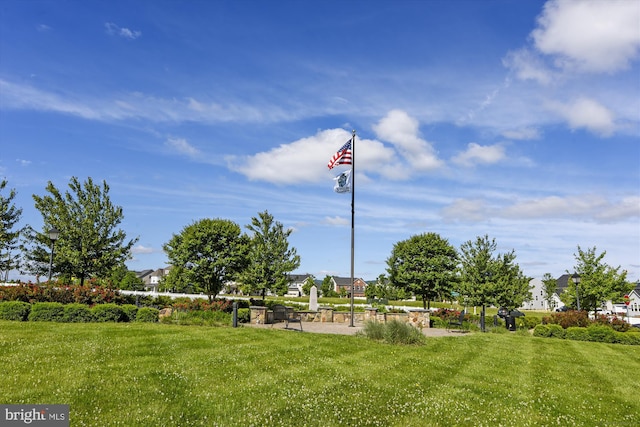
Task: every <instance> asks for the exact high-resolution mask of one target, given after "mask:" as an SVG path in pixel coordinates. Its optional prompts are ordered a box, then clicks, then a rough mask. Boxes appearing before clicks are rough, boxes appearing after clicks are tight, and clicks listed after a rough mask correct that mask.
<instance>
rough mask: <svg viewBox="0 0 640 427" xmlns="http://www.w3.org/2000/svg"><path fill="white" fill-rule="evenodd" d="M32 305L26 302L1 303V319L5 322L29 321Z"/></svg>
mask: <svg viewBox="0 0 640 427" xmlns="http://www.w3.org/2000/svg"><path fill="white" fill-rule="evenodd" d="M30 310H31V304H29V303H28V302H24V301H6V302H2V303H0V319H3V320H19V321H23V320H27V318H28V317H29V311H30Z"/></svg>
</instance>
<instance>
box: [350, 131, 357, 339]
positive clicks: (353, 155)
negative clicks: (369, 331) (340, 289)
mask: <svg viewBox="0 0 640 427" xmlns="http://www.w3.org/2000/svg"><path fill="white" fill-rule="evenodd" d="M355 195H356V131H355V129H354V130H353V131H351V322H350V323H349V326H351V327H353V326H355V325H354V323H353V316H354V313H353V301H354V293H355V292H354V290H355V285H354V280H355V277H354V274H353V272H354V269H353V266H354V263H353V260H354V252H355V251H354V235H355V233H354V226H353V225H354V219H355V200H356V198H355Z"/></svg>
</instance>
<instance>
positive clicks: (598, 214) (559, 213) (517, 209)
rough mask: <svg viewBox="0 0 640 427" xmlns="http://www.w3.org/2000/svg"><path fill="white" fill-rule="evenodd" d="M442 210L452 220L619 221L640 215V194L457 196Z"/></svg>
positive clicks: (446, 217) (443, 215)
mask: <svg viewBox="0 0 640 427" xmlns="http://www.w3.org/2000/svg"><path fill="white" fill-rule="evenodd" d="M440 214H441V215H442V217H443V218H444V219H446V220H449V221H476V222H480V221H488V220H491V219H497V218H504V219H510V220H523V221H528V220H532V219H549V218H558V219H577V218H579V219H586V220H590V221H593V222H598V223H616V222H624V221H628V220H633V219H636V218H640V197H638V196H629V197H624V198H622V199H621V200H610V199H609V198H607V197H605V196H603V195H600V194H579V195H571V196H555V195H554V196H547V197H542V198H537V199H524V200H517V201H515V202H512V203H510V204H506V205H504V204H503V203H502V202H500V201H494V202H493V203H491V202H490V201H489V200H485V199H458V200H455V201H453V202H452V203H451V204H449V205H447V206H446V207H444V208H443V209H442V210H441V211H440Z"/></svg>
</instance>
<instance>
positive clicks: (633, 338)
mask: <svg viewBox="0 0 640 427" xmlns="http://www.w3.org/2000/svg"><path fill="white" fill-rule="evenodd" d="M616 338H617V342H619V343H620V344H626V345H640V332H616Z"/></svg>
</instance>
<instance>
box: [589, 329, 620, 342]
mask: <svg viewBox="0 0 640 427" xmlns="http://www.w3.org/2000/svg"><path fill="white" fill-rule="evenodd" d="M587 332H588V333H589V341H594V342H608V343H613V342H615V341H616V337H615V331H614V330H613V329H611V328H610V327H608V326H602V325H591V326H589V327H588V328H587Z"/></svg>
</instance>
